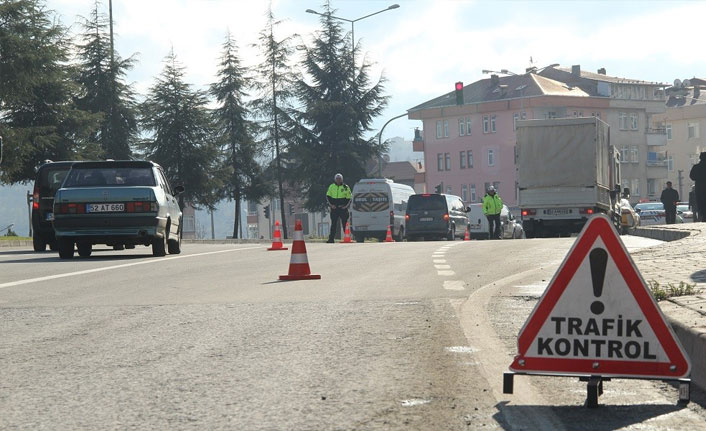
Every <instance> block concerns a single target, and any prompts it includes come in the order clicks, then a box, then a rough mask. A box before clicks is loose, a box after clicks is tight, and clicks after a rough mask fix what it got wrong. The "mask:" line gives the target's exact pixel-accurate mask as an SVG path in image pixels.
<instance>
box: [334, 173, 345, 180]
mask: <svg viewBox="0 0 706 431" xmlns="http://www.w3.org/2000/svg"><path fill="white" fill-rule="evenodd" d="M339 178H340V179H343V174H336V176H334V177H333V179H334V180H337V179H339Z"/></svg>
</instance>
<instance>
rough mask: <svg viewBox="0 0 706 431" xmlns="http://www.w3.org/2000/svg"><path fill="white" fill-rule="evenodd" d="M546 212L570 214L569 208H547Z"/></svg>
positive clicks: (550, 213) (548, 213)
mask: <svg viewBox="0 0 706 431" xmlns="http://www.w3.org/2000/svg"><path fill="white" fill-rule="evenodd" d="M544 213H545V214H547V215H567V214H569V210H568V209H567V208H555V209H549V210H545V211H544Z"/></svg>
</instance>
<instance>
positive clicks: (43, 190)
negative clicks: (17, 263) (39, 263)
mask: <svg viewBox="0 0 706 431" xmlns="http://www.w3.org/2000/svg"><path fill="white" fill-rule="evenodd" d="M73 163H74V162H52V161H49V160H47V161H46V162H45V163H44V164H42V165H41V166H40V167H39V169H37V175H36V177H35V180H34V191H33V193H32V245H33V246H34V251H44V250H46V249H47V245H48V246H49V247H50V248H51V249H52V250H56V249H57V244H56V237H55V235H54V226H52V221H53V220H54V195H55V194H56V191H57V190H59V187H61V183H63V182H64V178H66V174H68V173H69V170H70V169H71V165H72V164H73Z"/></svg>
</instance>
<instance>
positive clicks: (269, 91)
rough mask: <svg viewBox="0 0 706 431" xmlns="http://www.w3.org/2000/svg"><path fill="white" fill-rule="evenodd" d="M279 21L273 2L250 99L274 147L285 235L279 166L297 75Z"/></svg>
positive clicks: (265, 138) (261, 39) (289, 126)
mask: <svg viewBox="0 0 706 431" xmlns="http://www.w3.org/2000/svg"><path fill="white" fill-rule="evenodd" d="M280 22H281V21H275V17H274V14H273V13H272V3H270V7H269V8H268V10H267V24H266V25H265V28H264V29H263V30H262V31H261V32H260V35H259V38H258V40H259V46H260V48H261V49H262V57H263V62H262V63H260V64H259V65H258V66H257V69H256V71H257V74H258V80H257V81H256V83H255V89H256V90H257V91H258V93H259V95H258V96H259V97H258V98H257V99H255V100H253V102H252V106H253V111H254V113H255V114H256V115H257V117H258V119H259V120H260V129H261V130H262V135H263V137H262V139H263V142H264V143H265V144H266V145H268V144H269V145H268V146H270V148H274V151H275V160H274V171H275V175H276V177H277V186H278V193H279V201H280V217H281V218H282V229H283V230H282V233H283V235H284V238H287V237H288V233H287V223H286V213H285V208H284V191H283V182H284V172H283V166H282V158H283V153H284V151H285V150H286V145H283V144H286V142H287V141H289V140H292V137H291V134H292V133H291V132H292V130H293V127H292V124H293V120H292V118H291V116H290V113H289V111H290V109H291V100H292V98H293V97H294V85H295V83H296V76H295V74H294V73H292V72H291V70H292V67H291V65H290V64H289V59H290V57H291V56H292V54H293V51H294V50H293V48H292V46H291V40H292V37H293V36H289V37H285V38H283V39H281V40H277V39H276V38H275V28H276V27H277V26H278V25H279V24H280Z"/></svg>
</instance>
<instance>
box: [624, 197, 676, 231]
mask: <svg viewBox="0 0 706 431" xmlns="http://www.w3.org/2000/svg"><path fill="white" fill-rule="evenodd" d="M635 212H637V213H638V214H640V225H641V226H650V225H655V224H666V223H667V219H666V217H665V212H664V205H663V204H662V202H643V203H639V204H637V205H635ZM676 222H677V223H684V219H682V218H681V216H680V215H679V214H677V217H676Z"/></svg>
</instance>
